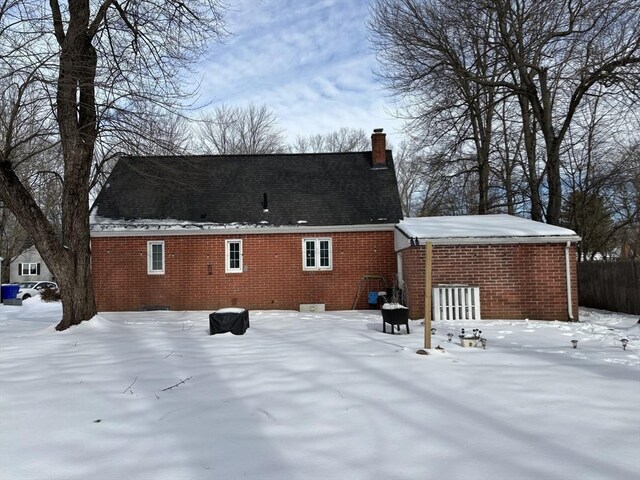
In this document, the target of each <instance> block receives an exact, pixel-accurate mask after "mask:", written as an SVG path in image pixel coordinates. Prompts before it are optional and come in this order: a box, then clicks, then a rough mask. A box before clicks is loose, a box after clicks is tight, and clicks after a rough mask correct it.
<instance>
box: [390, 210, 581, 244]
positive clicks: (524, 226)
mask: <svg viewBox="0 0 640 480" xmlns="http://www.w3.org/2000/svg"><path fill="white" fill-rule="evenodd" d="M397 228H398V230H400V231H401V232H402V233H403V234H404V235H405V236H406V237H409V238H418V239H420V240H439V239H440V240H444V239H507V238H510V239H518V238H521V239H522V238H545V239H550V238H554V239H558V240H560V239H562V240H564V241H578V240H579V239H580V237H578V236H577V235H576V233H575V232H574V231H573V230H569V229H568V228H562V227H557V226H555V225H549V224H546V223H542V222H535V221H533V220H528V219H526V218H520V217H515V216H513V215H505V214H499V215H461V216H452V217H420V218H405V219H404V220H401V221H400V223H399V224H398V226H397Z"/></svg>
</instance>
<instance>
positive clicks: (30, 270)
mask: <svg viewBox="0 0 640 480" xmlns="http://www.w3.org/2000/svg"><path fill="white" fill-rule="evenodd" d="M18 275H22V276H31V275H40V264H39V263H19V264H18Z"/></svg>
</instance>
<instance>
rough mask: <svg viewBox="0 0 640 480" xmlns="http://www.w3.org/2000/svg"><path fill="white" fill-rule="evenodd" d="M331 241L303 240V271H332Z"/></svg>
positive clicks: (318, 239) (320, 239)
mask: <svg viewBox="0 0 640 480" xmlns="http://www.w3.org/2000/svg"><path fill="white" fill-rule="evenodd" d="M331 257H332V252H331V239H330V238H304V239H303V240H302V268H303V270H331V269H332V268H333V263H332V261H331Z"/></svg>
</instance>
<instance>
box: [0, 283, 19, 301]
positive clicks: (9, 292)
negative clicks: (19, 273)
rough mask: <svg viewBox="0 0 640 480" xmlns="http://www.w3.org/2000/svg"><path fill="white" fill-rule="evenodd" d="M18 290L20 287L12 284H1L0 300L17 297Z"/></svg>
mask: <svg viewBox="0 0 640 480" xmlns="http://www.w3.org/2000/svg"><path fill="white" fill-rule="evenodd" d="M18 290H20V285H18V284H13V283H3V284H2V289H1V291H0V297H2V300H3V301H4V300H11V299H13V298H16V297H17V296H18Z"/></svg>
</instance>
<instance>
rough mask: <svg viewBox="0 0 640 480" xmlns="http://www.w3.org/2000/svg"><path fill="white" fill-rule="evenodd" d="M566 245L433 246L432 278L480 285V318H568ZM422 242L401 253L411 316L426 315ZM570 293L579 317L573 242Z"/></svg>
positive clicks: (437, 280) (576, 317)
mask: <svg viewBox="0 0 640 480" xmlns="http://www.w3.org/2000/svg"><path fill="white" fill-rule="evenodd" d="M564 249H565V244H562V243H557V244H503V245H434V246H433V270H432V282H433V284H434V285H436V284H467V285H476V286H479V287H480V305H481V311H482V318H483V319H525V318H529V319H532V320H534V319H535V320H569V318H568V313H567V295H566V293H567V292H566V290H567V288H566V277H565V256H564ZM424 255H425V247H423V246H420V247H411V248H409V249H406V250H403V251H402V252H401V258H402V268H403V277H404V281H405V283H406V284H407V287H408V294H409V299H408V300H409V301H408V303H409V305H408V306H409V317H410V318H412V319H416V318H423V317H424V281H425V269H424ZM571 289H572V292H571V298H572V304H573V317H574V319H575V320H577V319H578V283H577V274H576V251H575V245H572V246H571Z"/></svg>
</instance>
